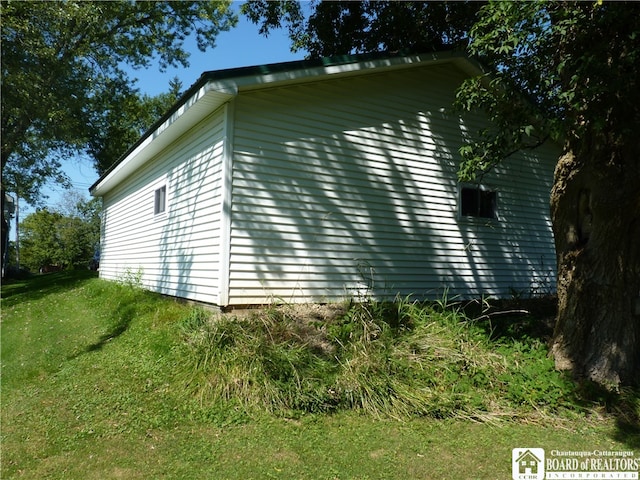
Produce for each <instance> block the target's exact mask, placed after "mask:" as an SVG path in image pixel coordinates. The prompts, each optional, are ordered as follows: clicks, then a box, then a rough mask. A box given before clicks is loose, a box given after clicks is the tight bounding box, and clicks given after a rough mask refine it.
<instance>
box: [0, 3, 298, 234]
mask: <svg viewBox="0 0 640 480" xmlns="http://www.w3.org/2000/svg"><path fill="white" fill-rule="evenodd" d="M239 5H241V2H234V7H235V8H238V7H239ZM185 48H186V49H187V50H188V51H189V52H190V54H191V55H190V57H189V64H190V65H189V67H188V68H169V69H168V70H167V71H166V72H160V70H159V68H158V67H157V66H154V67H152V68H150V69H147V70H132V71H131V77H132V78H137V83H136V85H137V87H138V88H139V89H140V91H141V92H143V93H147V94H149V95H157V94H159V93H162V92H165V91H167V90H168V89H169V81H170V80H171V79H172V78H174V77H178V78H179V79H180V80H181V81H182V87H183V89H187V88H188V87H189V86H191V85H192V84H193V83H195V82H196V80H197V79H198V78H199V77H200V75H201V74H202V72H205V71H209V70H221V69H225V68H235V67H245V66H251V65H262V64H266V63H279V62H287V61H291V60H302V59H303V58H304V56H305V54H306V52H304V51H298V52H296V53H292V52H291V49H290V42H289V39H288V38H287V35H286V31H285V30H276V31H272V32H271V33H270V34H269V36H268V37H267V38H265V37H264V36H262V35H259V34H258V26H256V25H254V24H252V23H251V22H250V21H248V20H247V19H246V18H244V17H242V16H241V17H240V19H239V22H238V25H237V26H236V27H235V28H232V29H231V30H229V31H228V32H222V33H221V34H220V35H218V37H217V40H216V47H215V48H214V49H211V50H208V51H206V52H201V51H200V50H198V48H197V47H196V45H195V41H193V39H191V40H187V43H186V46H185ZM123 153H124V152H123ZM63 169H64V171H65V173H67V175H68V176H69V177H70V178H71V181H72V183H73V188H74V189H75V190H79V191H80V192H81V193H82V194H84V195H85V196H86V197H87V198H89V195H88V188H89V186H91V185H92V184H93V183H94V182H95V181H96V180H97V179H98V175H97V173H96V172H95V170H94V169H93V166H92V163H91V159H89V158H80V157H79V158H71V159H69V160H68V161H67V162H65V164H64V165H63ZM66 193H67V192H66V190H64V189H63V188H61V187H59V186H57V185H54V184H51V185H49V186H47V187H46V188H45V194H46V195H47V196H48V197H49V198H48V199H47V200H46V201H45V204H46V205H48V206H52V207H53V206H56V205H57V204H59V203H60V201H61V199H62V198H64V196H65V194H66ZM20 207H21V212H20V217H21V219H24V216H25V215H28V214H29V213H31V212H33V211H34V209H33V208H30V207H28V206H27V205H25V204H24V202H21V205H20ZM12 231H14V232H15V230H13V229H12Z"/></svg>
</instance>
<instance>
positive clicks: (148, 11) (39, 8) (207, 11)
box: [1, 0, 237, 203]
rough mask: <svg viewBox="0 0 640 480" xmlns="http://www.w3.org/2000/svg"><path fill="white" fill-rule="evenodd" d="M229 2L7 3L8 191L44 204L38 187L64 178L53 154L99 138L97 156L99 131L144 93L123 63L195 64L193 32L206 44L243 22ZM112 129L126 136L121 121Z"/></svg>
mask: <svg viewBox="0 0 640 480" xmlns="http://www.w3.org/2000/svg"><path fill="white" fill-rule="evenodd" d="M230 3H231V2H230V1H229V0H223V1H181V2H129V1H114V2H89V1H86V2H85V1H83V2H79V1H64V2H63V1H52V2H39V3H29V2H4V3H3V4H2V59H1V65H2V88H3V92H2V97H1V102H2V116H1V117H2V132H1V134H2V135H1V136H2V174H3V179H2V182H3V189H6V190H9V191H13V192H18V193H19V194H20V196H21V197H22V198H25V199H26V200H27V201H28V202H29V203H34V202H36V201H37V199H38V197H39V195H40V188H39V186H41V185H42V183H43V182H45V181H46V180H48V179H54V180H55V179H58V178H59V177H60V168H59V167H60V165H59V162H57V159H56V158H55V157H52V156H51V154H52V153H55V152H64V155H72V154H75V153H78V152H81V151H83V149H84V148H85V147H86V146H87V144H91V143H93V144H94V145H92V147H93V148H92V149H90V150H91V152H92V153H95V151H96V148H95V143H96V142H95V139H96V137H100V136H101V135H103V134H104V133H105V132H106V130H108V129H109V128H110V127H111V126H113V123H110V122H118V121H119V120H121V119H122V116H123V114H122V112H123V111H131V108H130V107H127V106H126V103H127V102H128V101H130V100H131V98H132V97H136V96H138V95H139V92H138V91H137V90H136V89H135V87H134V86H133V83H134V82H133V81H132V80H131V79H130V78H129V77H128V75H127V74H126V73H125V71H124V69H123V66H124V65H125V64H126V65H129V66H131V67H140V68H149V67H150V66H151V64H152V61H153V60H154V59H157V60H158V61H159V64H160V67H161V68H166V67H167V66H169V65H172V66H176V65H184V66H186V65H188V56H189V53H188V52H187V51H186V50H185V48H184V41H185V39H186V38H187V37H188V36H189V35H190V34H194V35H195V36H196V40H197V43H198V47H199V48H200V49H201V50H205V49H206V48H211V47H213V46H215V38H216V36H217V35H218V33H219V32H221V31H224V30H228V29H229V28H231V27H232V26H234V25H235V23H236V21H237V18H236V16H235V14H233V13H232V12H231V10H230ZM139 103H141V105H139V108H138V109H137V113H136V114H137V115H140V116H144V115H143V114H141V112H143V110H144V109H145V108H146V107H147V105H145V101H140V102H139ZM113 112H119V113H117V114H114V113H113ZM153 113H155V112H153ZM144 123H145V126H144V128H146V127H148V126H149V124H150V123H149V122H147V121H145V122H144ZM109 133H110V134H111V135H118V134H121V133H122V134H123V135H124V133H123V132H121V131H119V130H118V129H117V128H115V129H112V130H111V131H110V132H109ZM125 133H126V132H125ZM123 140H125V141H127V142H128V140H129V139H128V138H125V139H122V138H117V137H111V141H112V142H114V143H115V144H117V145H118V146H119V147H120V146H121V145H122V144H123V143H124V142H123ZM98 143H99V142H98ZM97 150H100V151H104V148H103V149H97ZM122 153H124V150H123V151H120V152H119V154H117V155H116V154H115V153H114V152H110V153H109V154H108V155H107V157H108V160H107V159H106V158H100V159H99V163H100V164H101V165H103V164H105V163H107V164H108V163H109V162H113V161H114V160H115V159H117V158H118V157H119V155H120V154H122Z"/></svg>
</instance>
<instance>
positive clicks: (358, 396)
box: [181, 299, 581, 420]
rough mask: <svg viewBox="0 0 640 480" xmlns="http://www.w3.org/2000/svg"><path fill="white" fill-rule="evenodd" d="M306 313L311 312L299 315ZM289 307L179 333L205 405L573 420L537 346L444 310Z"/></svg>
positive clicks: (199, 319)
mask: <svg viewBox="0 0 640 480" xmlns="http://www.w3.org/2000/svg"><path fill="white" fill-rule="evenodd" d="M305 308H308V307H305ZM298 311H299V310H297V308H296V307H295V306H292V305H289V306H283V307H271V308H268V309H266V310H263V311H254V312H252V313H250V314H249V315H248V316H244V317H238V316H230V315H223V316H215V315H211V314H209V313H207V312H206V311H204V310H193V311H192V312H191V313H190V314H189V316H187V317H186V318H185V319H184V320H183V321H182V323H181V326H182V327H181V328H182V333H183V337H184V340H185V348H186V349H187V352H188V353H187V355H188V357H189V358H190V360H191V365H192V376H191V378H190V381H189V383H190V385H191V387H192V388H193V389H194V390H195V391H196V392H197V393H198V395H199V396H200V398H201V399H202V400H203V401H204V402H214V403H215V402H217V401H220V400H223V401H225V402H228V401H233V402H237V403H238V404H240V405H242V406H243V407H245V408H259V409H263V410H267V411H269V412H276V413H281V414H285V415H292V414H296V412H297V413H301V412H305V413H317V412H335V411H344V410H358V411H363V412H367V413H370V414H373V415H390V416H394V417H402V418H406V417H412V416H430V417H435V418H446V417H456V418H472V419H476V420H480V419H482V420H486V419H492V418H500V417H508V418H514V417H520V416H525V415H529V416H530V415H531V414H532V413H534V412H542V413H544V412H547V413H557V412H558V411H560V410H567V411H569V410H580V409H581V406H580V405H579V403H578V402H577V401H576V396H575V385H574V384H573V382H571V381H570V380H569V379H567V378H566V377H565V376H564V374H562V373H559V372H556V371H555V369H554V367H553V362H552V361H551V360H550V359H549V358H548V351H547V348H546V345H545V344H544V343H543V342H541V341H539V340H536V339H531V338H525V339H517V340H514V339H508V338H506V337H501V338H500V339H498V340H496V339H493V338H492V337H491V334H490V333H488V332H487V330H486V328H484V326H483V325H481V324H479V322H474V321H473V320H472V319H470V318H469V317H467V316H466V315H465V313H464V312H463V311H462V310H461V309H456V308H454V307H452V306H451V305H448V304H446V302H440V303H439V304H438V303H436V304H420V303H417V302H412V301H410V299H401V300H398V301H397V302H394V303H379V302H373V301H368V302H362V303H356V304H353V305H350V306H343V308H341V309H340V308H336V307H335V306H334V307H333V313H334V315H332V316H329V317H327V318H322V319H320V320H318V319H317V318H316V317H313V316H312V317H311V318H309V316H308V315H304V314H303V315H300V314H298V313H297V312H298Z"/></svg>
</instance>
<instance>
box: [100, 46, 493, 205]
mask: <svg viewBox="0 0 640 480" xmlns="http://www.w3.org/2000/svg"><path fill="white" fill-rule="evenodd" d="M451 62H453V63H454V64H456V65H457V66H458V67H459V68H461V69H462V70H464V71H465V72H466V73H467V74H469V75H478V74H481V73H482V68H481V66H480V64H479V63H477V62H474V61H472V60H470V59H469V57H467V56H466V55H464V54H462V53H460V52H456V51H449V52H438V53H427V54H397V55H392V56H389V55H388V54H387V55H384V54H379V53H378V54H368V55H355V56H341V57H330V58H324V59H318V60H302V61H295V62H285V63H276V64H270V65H261V66H256V67H242V68H234V69H227V70H218V71H210V72H204V73H203V74H202V75H201V76H200V78H199V79H198V81H197V82H196V83H195V84H194V85H192V86H191V87H190V88H189V90H187V91H186V92H185V94H184V95H182V96H181V97H180V99H179V100H178V101H177V102H176V103H175V104H174V105H173V107H172V108H171V109H170V110H169V111H168V112H167V113H166V114H165V115H164V116H163V117H162V118H160V119H159V120H158V121H157V122H156V123H155V124H154V125H152V126H151V128H150V129H149V130H148V131H147V132H146V133H145V134H144V135H142V137H141V138H140V139H139V140H138V141H137V142H136V143H135V144H134V145H133V146H132V147H131V148H130V149H129V150H128V151H127V152H126V153H125V154H124V155H123V156H122V157H121V158H120V159H119V160H118V161H117V162H116V163H114V165H113V166H112V167H111V168H109V169H108V170H107V171H106V172H105V173H104V174H103V175H102V176H101V177H100V178H99V179H98V180H97V181H96V182H95V183H94V184H93V185H92V186H91V187H90V188H89V191H90V193H91V195H93V196H98V197H99V196H102V195H104V194H105V193H107V192H108V191H109V190H111V189H112V188H114V187H115V186H117V185H118V184H119V183H120V182H121V181H122V180H124V179H125V178H127V177H128V176H129V175H131V174H132V173H133V172H135V171H136V170H137V169H138V168H140V167H141V166H142V165H144V164H145V163H146V162H147V161H149V160H150V159H151V158H153V157H154V156H155V155H157V154H158V153H159V152H160V151H162V149H163V148H165V147H166V146H168V145H170V144H171V142H173V141H174V140H176V139H177V138H178V137H180V136H181V135H183V134H184V133H186V132H187V131H188V130H189V129H190V128H192V127H193V126H195V125H196V124H197V123H198V122H199V121H201V120H202V119H204V118H205V117H206V116H207V115H209V114H210V113H211V112H213V111H214V110H215V109H216V108H218V107H219V106H221V105H223V104H224V103H226V102H228V101H229V100H231V99H232V98H233V97H234V96H235V95H237V94H238V92H239V91H241V90H252V89H259V88H265V87H274V86H282V85H286V84H296V83H304V82H311V81H317V80H318V79H319V78H320V77H334V78H335V77H345V76H350V75H359V74H362V73H363V72H364V71H372V70H376V71H381V70H385V71H386V70H395V69H402V68H409V67H413V66H416V65H421V64H429V65H435V64H440V63H451Z"/></svg>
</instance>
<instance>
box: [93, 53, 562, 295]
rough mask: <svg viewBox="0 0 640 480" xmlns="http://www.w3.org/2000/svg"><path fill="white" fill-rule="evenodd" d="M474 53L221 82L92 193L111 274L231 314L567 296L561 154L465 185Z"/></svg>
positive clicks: (190, 95)
mask: <svg viewBox="0 0 640 480" xmlns="http://www.w3.org/2000/svg"><path fill="white" fill-rule="evenodd" d="M478 72H479V70H478V67H477V66H476V65H475V64H474V63H473V62H471V61H470V60H469V59H468V58H466V57H464V56H460V55H456V54H451V53H444V54H427V55H409V56H380V55H369V56H350V57H340V58H337V59H336V58H333V59H323V60H318V61H300V62H288V63H280V64H273V65H263V66H257V67H247V68H238V69H230V70H220V71H213V72H205V73H204V74H203V75H202V76H201V77H200V79H199V80H198V81H197V83H195V84H194V85H193V86H192V87H191V88H190V89H189V90H188V92H186V94H185V95H184V96H183V97H182V98H181V99H180V100H179V101H178V102H177V103H176V105H174V106H173V108H172V109H171V110H170V111H169V112H168V113H167V114H166V115H165V116H164V117H163V118H162V119H160V120H159V121H158V122H157V123H156V124H155V125H154V126H153V127H152V128H151V129H150V130H149V131H148V132H147V133H146V134H145V135H144V136H143V137H142V138H141V139H140V140H139V141H138V142H137V143H136V144H135V145H134V146H133V147H132V148H131V149H130V150H129V151H128V152H127V153H126V154H125V155H124V156H123V157H122V158H121V160H120V161H119V162H118V163H116V165H114V166H113V167H112V168H111V169H110V170H109V171H107V172H106V173H105V174H104V175H103V176H102V177H101V178H100V179H99V180H98V181H97V182H96V183H95V184H94V185H93V186H92V187H91V189H90V190H91V193H92V194H93V195H94V196H99V197H102V198H103V200H104V217H103V225H102V240H101V249H102V252H101V263H100V276H101V277H102V278H106V279H114V280H115V279H119V278H123V277H125V276H127V275H129V274H131V273H135V274H136V275H140V278H141V281H142V283H143V285H144V286H145V287H146V288H148V289H150V290H153V291H157V292H160V293H163V294H167V295H172V296H177V297H184V298H188V299H192V300H195V301H199V302H207V303H211V304H216V305H220V306H228V305H248V304H264V303H269V302H272V301H274V300H275V301H286V302H326V301H334V300H340V299H344V298H345V297H349V296H353V295H359V294H361V293H363V292H366V293H367V294H370V295H372V296H374V297H377V298H387V297H394V296H395V295H396V294H401V295H402V296H405V295H412V296H414V297H415V298H430V297H431V298H432V297H438V296H440V295H441V294H442V293H443V292H444V291H445V290H446V291H448V292H449V295H450V296H453V295H459V296H461V297H475V296H479V295H482V294H488V295H492V296H498V297H505V296H509V295H510V294H512V293H513V292H519V293H536V292H541V291H542V290H543V289H553V288H554V285H555V253H554V244H553V236H552V231H551V221H550V218H549V208H548V203H549V192H550V188H551V183H552V177H553V168H554V164H555V159H556V158H557V151H555V149H554V148H553V147H552V146H549V147H543V148H540V149H538V150H537V151H534V152H529V153H526V154H525V153H523V154H520V155H516V156H514V157H512V158H510V159H509V161H508V162H506V163H505V164H504V166H503V167H501V168H499V169H496V170H495V171H493V172H492V173H491V174H488V175H486V176H485V177H484V178H483V180H482V184H480V185H465V184H459V183H458V181H457V177H456V173H457V170H458V164H459V154H458V149H459V147H460V146H461V145H462V143H463V140H464V139H465V137H466V136H467V135H470V134H473V133H475V132H476V131H477V130H478V129H479V128H480V127H481V126H482V125H483V123H482V122H483V120H482V119H481V118H479V117H478V118H466V117H465V119H464V120H463V119H461V118H460V117H459V116H457V115H456V114H455V113H454V112H453V111H452V103H453V100H454V94H455V89H456V88H457V87H458V85H459V84H460V83H461V82H462V80H463V79H464V78H465V77H467V76H469V75H472V74H476V73H478Z"/></svg>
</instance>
